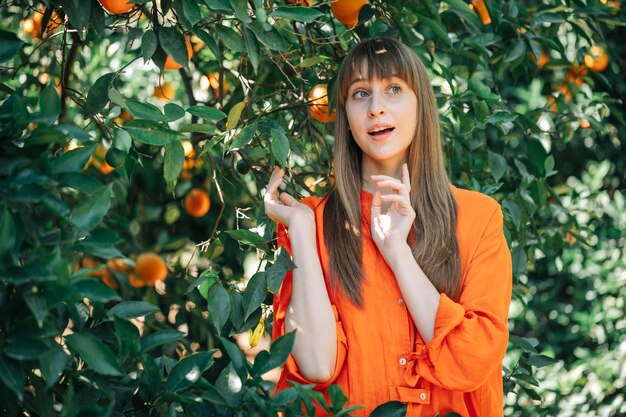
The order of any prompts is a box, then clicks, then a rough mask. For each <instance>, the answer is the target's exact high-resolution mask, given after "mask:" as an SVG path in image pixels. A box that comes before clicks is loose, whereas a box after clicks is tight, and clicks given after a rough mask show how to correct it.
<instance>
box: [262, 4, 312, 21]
mask: <svg viewBox="0 0 626 417" xmlns="http://www.w3.org/2000/svg"><path fill="white" fill-rule="evenodd" d="M322 16H324V13H322V12H319V11H317V10H315V9H312V8H310V7H299V6H298V7H287V6H278V7H277V8H276V9H274V11H273V12H272V13H270V17H274V18H277V17H282V18H284V19H289V20H295V21H298V22H305V23H313V22H314V21H315V19H317V18H320V17H322Z"/></svg>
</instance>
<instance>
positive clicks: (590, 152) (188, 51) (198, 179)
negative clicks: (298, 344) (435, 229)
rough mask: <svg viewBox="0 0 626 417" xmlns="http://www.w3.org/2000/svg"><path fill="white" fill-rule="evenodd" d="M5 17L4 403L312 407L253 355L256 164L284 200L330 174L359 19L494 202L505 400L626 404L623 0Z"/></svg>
mask: <svg viewBox="0 0 626 417" xmlns="http://www.w3.org/2000/svg"><path fill="white" fill-rule="evenodd" d="M0 15H1V16H2V20H1V23H0V40H1V42H0V69H1V71H0V151H1V153H0V198H1V203H0V210H2V214H1V216H0V262H1V267H0V312H1V317H2V319H1V320H0V352H1V355H0V404H1V407H2V413H3V415H7V416H13V415H62V416H78V415H87V414H88V413H89V414H90V415H98V416H112V415H168V416H169V415H172V416H173V415H179V414H180V415H187V414H189V415H191V414H193V415H224V416H226V415H245V416H249V415H263V416H270V415H271V416H275V415H276V412H277V411H283V412H285V413H286V414H287V415H298V414H300V413H301V412H302V405H304V408H305V409H307V408H308V409H310V407H311V401H312V400H320V401H323V400H322V399H321V398H320V397H319V395H317V394H316V393H315V392H313V391H311V390H310V388H307V387H299V386H298V387H294V388H293V389H291V390H287V391H285V393H284V394H281V395H280V396H277V397H276V398H273V397H272V386H273V385H272V379H273V378H275V376H276V372H277V369H278V368H277V367H279V366H280V365H281V364H282V363H283V362H284V360H285V358H286V355H287V353H288V351H289V350H290V347H291V343H292V342H293V340H292V339H290V338H289V337H287V338H286V339H283V340H281V342H279V343H276V344H275V345H274V346H273V347H272V349H271V350H270V351H269V353H266V354H258V355H257V353H258V351H260V350H262V349H268V344H267V339H268V338H267V334H266V332H267V331H269V330H270V329H271V323H272V318H271V308H270V305H271V298H272V293H273V292H275V291H276V289H277V288H278V286H279V285H280V282H281V280H282V277H283V276H284V273H285V272H286V271H287V270H288V269H289V268H291V264H290V262H289V260H288V258H287V257H286V256H285V254H284V253H282V252H278V253H274V246H275V245H274V241H273V232H274V228H275V226H274V225H273V224H272V223H271V222H269V221H268V219H267V218H266V217H265V216H264V213H263V208H262V204H261V198H260V191H261V189H262V188H263V186H264V185H265V183H266V182H267V180H268V177H269V173H270V172H271V167H272V166H273V165H274V164H279V165H282V166H284V167H286V168H287V173H288V174H287V178H288V186H287V189H288V190H289V191H290V192H292V193H294V194H295V195H298V196H305V195H309V194H311V193H312V194H317V195H322V194H324V193H325V192H326V191H327V190H328V189H329V187H331V186H332V183H333V179H332V166H331V164H330V161H331V158H332V148H333V138H332V119H333V116H332V111H329V108H328V99H327V97H325V95H326V94H327V92H328V94H329V96H331V97H332V94H333V86H334V75H335V73H336V70H337V68H338V66H339V64H340V62H341V58H342V57H343V56H344V55H345V53H346V52H347V51H348V49H349V48H350V46H352V45H354V44H355V43H357V42H358V41H359V40H360V39H364V38H367V37H376V36H391V37H397V38H400V39H402V40H403V41H404V42H405V43H406V44H407V45H409V46H411V47H412V48H413V49H414V50H415V51H416V52H417V53H418V54H419V55H420V57H421V58H422V60H423V61H424V63H425V64H426V66H427V68H428V70H429V73H430V75H431V79H432V83H433V86H434V88H435V92H436V95H437V99H438V104H439V107H440V110H441V123H442V132H443V140H444V147H445V150H446V153H447V155H448V158H449V169H450V177H451V182H452V183H454V184H456V185H458V186H460V187H464V188H470V189H476V190H479V191H481V192H483V193H486V194H489V195H492V196H493V197H494V198H496V199H497V200H498V201H499V202H500V203H501V204H502V208H503V212H504V215H505V222H506V223H505V227H506V235H507V240H508V242H509V245H510V248H511V251H512V256H513V261H514V277H515V278H514V279H515V286H514V297H513V302H512V307H511V314H510V330H511V335H512V336H511V344H510V346H509V351H508V354H507V357H506V360H505V365H506V368H507V369H506V372H505V375H504V376H503V377H504V384H505V392H506V393H507V394H506V399H505V400H506V409H505V414H506V415H508V416H538V415H555V416H556V415H558V416H575V415H584V416H619V415H626V402H625V400H624V386H625V382H626V363H625V362H626V359H625V358H626V319H625V318H624V317H625V316H626V315H625V306H624V300H625V299H626V285H625V284H626V270H625V265H624V259H625V255H626V254H625V250H624V247H625V246H626V244H625V233H624V230H625V226H626V214H625V213H626V211H625V210H624V185H625V177H626V175H625V174H626V165H625V163H626V153H625V152H624V143H623V142H624V137H625V133H626V123H625V122H624V117H623V111H624V97H625V95H626V90H625V86H626V82H625V79H624V77H623V71H625V70H626V51H625V48H626V47H625V45H624V42H623V40H624V39H626V33H625V29H624V25H625V24H626V16H625V13H624V5H623V4H621V2H620V1H606V0H561V1H546V2H531V1H524V0H508V1H503V0H491V1H489V0H487V1H484V2H483V1H481V0H472V1H471V2H465V1H463V0H446V1H441V2H432V1H412V2H406V1H395V0H390V1H377V0H372V1H370V2H369V3H367V2H365V1H349V0H340V1H334V2H332V3H331V2H329V1H322V0H301V1H295V0H294V1H286V2H284V1H282V0H278V1H267V0H250V1H243V0H161V1H150V0H146V1H135V3H134V4H126V3H125V1H116V0H103V1H101V2H99V1H97V0H89V1H80V2H79V1H77V0H46V1H27V0H7V1H3V2H2V3H1V4H0ZM332 106H333V103H332V100H331V103H330V107H331V109H332ZM252 345H253V346H254V347H252ZM252 362H254V364H252ZM272 370H273V371H272ZM268 371H272V372H270V373H268ZM332 394H333V395H331V401H330V403H329V404H325V405H326V407H327V409H328V410H329V412H330V413H338V412H340V411H339V410H340V409H341V408H342V407H344V405H345V404H346V399H345V397H344V396H343V395H342V394H341V393H340V392H338V391H333V393H332Z"/></svg>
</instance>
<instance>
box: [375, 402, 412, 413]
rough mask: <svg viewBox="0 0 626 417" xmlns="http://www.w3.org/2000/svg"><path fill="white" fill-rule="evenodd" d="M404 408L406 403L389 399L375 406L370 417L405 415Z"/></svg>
mask: <svg viewBox="0 0 626 417" xmlns="http://www.w3.org/2000/svg"><path fill="white" fill-rule="evenodd" d="M406 409H407V405H406V404H403V403H401V402H400V401H389V402H386V403H384V404H381V405H379V406H378V407H376V408H375V409H374V411H372V413H371V414H370V417H405V416H406Z"/></svg>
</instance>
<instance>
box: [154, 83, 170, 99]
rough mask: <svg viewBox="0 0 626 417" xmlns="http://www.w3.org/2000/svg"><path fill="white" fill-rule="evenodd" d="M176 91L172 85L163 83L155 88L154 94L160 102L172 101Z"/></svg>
mask: <svg viewBox="0 0 626 417" xmlns="http://www.w3.org/2000/svg"><path fill="white" fill-rule="evenodd" d="M175 93H176V90H175V89H174V87H173V86H172V84H170V83H168V82H163V83H161V85H157V86H156V87H154V93H152V94H153V95H154V96H155V97H156V98H158V99H159V100H171V99H173V98H174V95H175Z"/></svg>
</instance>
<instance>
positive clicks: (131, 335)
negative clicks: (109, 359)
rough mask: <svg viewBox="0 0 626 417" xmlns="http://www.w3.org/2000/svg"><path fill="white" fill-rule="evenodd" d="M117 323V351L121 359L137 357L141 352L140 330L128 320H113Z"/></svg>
mask: <svg viewBox="0 0 626 417" xmlns="http://www.w3.org/2000/svg"><path fill="white" fill-rule="evenodd" d="M113 320H114V322H115V336H116V338H117V346H118V348H117V350H118V354H119V355H120V356H121V357H124V356H127V355H130V356H133V357H135V356H136V355H138V354H139V352H140V351H141V343H140V341H139V329H137V326H135V325H134V324H133V323H131V322H130V321H128V320H124V319H121V318H119V317H114V318H113Z"/></svg>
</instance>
